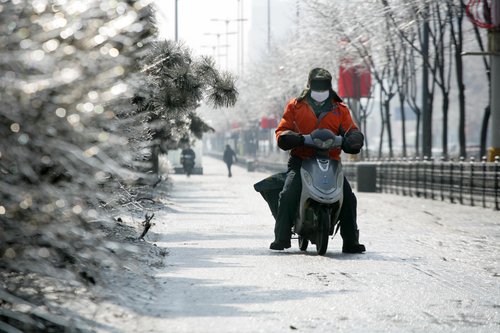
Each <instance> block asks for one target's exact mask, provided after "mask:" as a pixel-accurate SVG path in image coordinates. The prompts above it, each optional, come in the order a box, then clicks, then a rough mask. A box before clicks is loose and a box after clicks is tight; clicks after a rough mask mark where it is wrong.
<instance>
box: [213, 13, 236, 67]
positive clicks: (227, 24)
mask: <svg viewBox="0 0 500 333" xmlns="http://www.w3.org/2000/svg"><path fill="white" fill-rule="evenodd" d="M212 21H215V22H225V23H226V33H225V34H226V45H228V46H229V39H228V37H229V35H236V34H237V32H229V22H232V21H240V19H235V20H230V19H225V20H223V19H212ZM228 55H229V52H228ZM228 59H229V56H227V57H226V70H228V67H229V66H228Z"/></svg>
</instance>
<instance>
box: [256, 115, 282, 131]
mask: <svg viewBox="0 0 500 333" xmlns="http://www.w3.org/2000/svg"><path fill="white" fill-rule="evenodd" d="M277 126H278V121H277V120H276V119H275V118H267V117H262V119H261V120H260V128H266V129H270V128H276V127H277Z"/></svg>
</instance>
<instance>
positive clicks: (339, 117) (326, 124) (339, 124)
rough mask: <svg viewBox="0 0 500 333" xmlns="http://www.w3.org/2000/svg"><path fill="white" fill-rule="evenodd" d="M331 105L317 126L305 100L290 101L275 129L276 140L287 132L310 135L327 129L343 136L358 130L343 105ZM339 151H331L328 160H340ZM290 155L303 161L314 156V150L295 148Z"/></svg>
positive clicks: (311, 110)
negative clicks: (321, 129)
mask: <svg viewBox="0 0 500 333" xmlns="http://www.w3.org/2000/svg"><path fill="white" fill-rule="evenodd" d="M332 105H333V108H332V110H331V111H329V112H328V113H327V114H326V116H324V117H323V119H321V121H320V122H319V124H318V123H317V122H318V118H317V117H316V115H315V114H314V111H313V109H312V107H311V106H310V105H309V104H308V103H307V101H306V99H305V98H304V99H302V100H300V101H299V100H297V98H294V99H292V100H291V101H290V102H288V104H287V105H286V107H285V112H284V114H283V118H281V121H280V123H279V125H278V127H277V128H276V131H275V133H276V140H278V138H279V136H280V135H281V133H283V132H284V131H287V130H290V131H293V132H296V133H300V134H310V133H311V132H312V131H314V130H315V129H317V128H327V129H329V130H331V131H332V132H333V133H335V134H336V135H342V136H343V135H345V133H347V132H349V131H350V130H352V129H358V127H357V126H356V124H355V123H354V121H353V120H352V118H351V114H350V112H349V109H348V108H347V106H346V105H345V104H344V103H342V102H337V101H332ZM340 151H341V149H340V148H339V149H334V150H331V151H330V158H331V159H334V160H340ZM291 154H292V155H295V156H297V157H300V158H301V159H305V158H309V157H312V156H314V149H313V148H310V147H305V146H301V147H296V148H293V149H292V151H291Z"/></svg>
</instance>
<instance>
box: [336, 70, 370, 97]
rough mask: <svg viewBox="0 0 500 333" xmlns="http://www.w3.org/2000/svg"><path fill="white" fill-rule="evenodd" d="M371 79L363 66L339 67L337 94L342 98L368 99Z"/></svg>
mask: <svg viewBox="0 0 500 333" xmlns="http://www.w3.org/2000/svg"><path fill="white" fill-rule="evenodd" d="M371 84H372V77H371V74H370V71H369V70H368V69H367V68H366V67H365V66H363V65H356V66H351V67H344V66H340V70H339V89H338V94H339V96H340V97H343V98H361V97H370V87H371Z"/></svg>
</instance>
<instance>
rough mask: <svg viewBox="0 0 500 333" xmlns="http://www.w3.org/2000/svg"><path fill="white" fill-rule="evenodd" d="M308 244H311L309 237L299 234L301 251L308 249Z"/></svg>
mask: <svg viewBox="0 0 500 333" xmlns="http://www.w3.org/2000/svg"><path fill="white" fill-rule="evenodd" d="M307 245H309V241H308V240H307V238H305V237H302V236H299V249H300V251H306V250H307Z"/></svg>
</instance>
